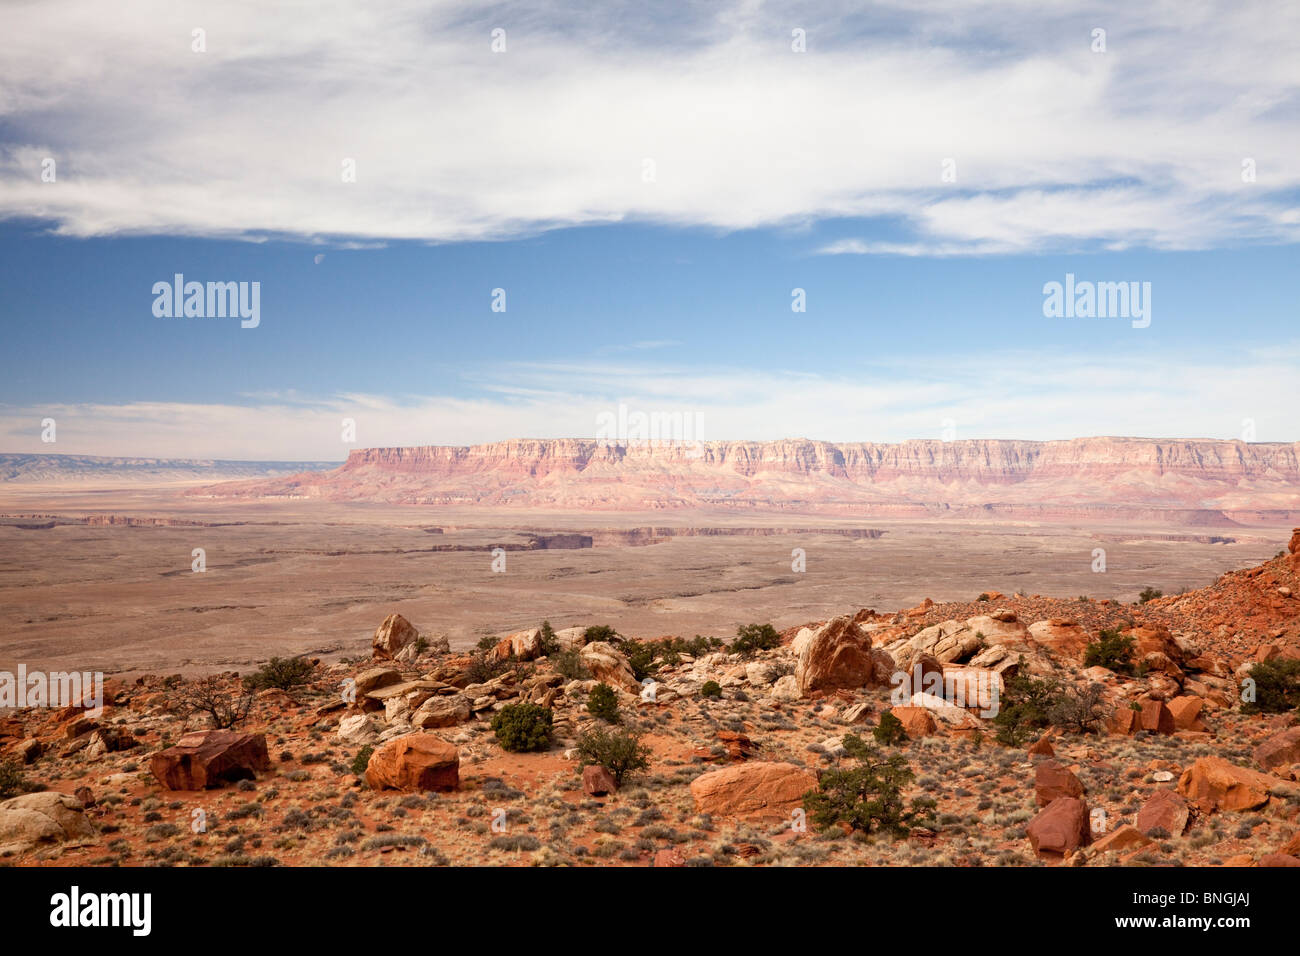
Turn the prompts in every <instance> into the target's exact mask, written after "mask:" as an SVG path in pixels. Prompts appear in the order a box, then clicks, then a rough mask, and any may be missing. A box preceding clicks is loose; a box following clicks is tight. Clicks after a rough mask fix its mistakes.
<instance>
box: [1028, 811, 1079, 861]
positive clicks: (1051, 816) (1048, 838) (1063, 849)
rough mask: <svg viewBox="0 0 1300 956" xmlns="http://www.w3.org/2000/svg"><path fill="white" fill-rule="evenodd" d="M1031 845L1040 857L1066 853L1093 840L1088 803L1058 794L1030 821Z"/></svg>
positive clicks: (1029, 835) (1029, 834)
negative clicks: (1058, 795)
mask: <svg viewBox="0 0 1300 956" xmlns="http://www.w3.org/2000/svg"><path fill="white" fill-rule="evenodd" d="M1025 835H1026V836H1028V837H1029V845H1030V846H1031V847H1033V849H1034V852H1035V853H1037V854H1038V855H1040V856H1049V855H1060V856H1064V855H1065V854H1066V853H1069V852H1071V851H1073V850H1077V849H1078V848H1079V847H1081V846H1087V845H1088V843H1089V842H1090V841H1091V840H1092V831H1091V829H1090V826H1089V822H1088V805H1087V804H1086V803H1084V802H1083V801H1082V800H1080V799H1078V798H1077V797H1057V798H1056V799H1055V800H1053V801H1052V802H1051V803H1049V804H1048V805H1047V806H1046V807H1044V808H1043V809H1042V810H1041V811H1039V814H1038V816H1036V817H1034V819H1032V820H1030V821H1029V826H1028V827H1026V828H1025Z"/></svg>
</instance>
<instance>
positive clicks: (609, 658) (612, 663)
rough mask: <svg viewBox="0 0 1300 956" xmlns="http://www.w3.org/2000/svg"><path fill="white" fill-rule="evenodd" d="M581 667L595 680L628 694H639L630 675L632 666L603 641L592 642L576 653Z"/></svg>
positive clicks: (635, 681) (639, 686) (637, 685)
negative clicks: (580, 661) (621, 689)
mask: <svg viewBox="0 0 1300 956" xmlns="http://www.w3.org/2000/svg"><path fill="white" fill-rule="evenodd" d="M578 656H579V658H580V659H581V660H582V663H583V666H584V667H586V668H587V670H589V671H591V676H592V677H594V678H595V679H596V680H598V681H600V682H602V683H605V684H609V685H610V686H611V687H621V688H623V689H624V690H626V691H628V692H629V693H633V694H639V693H640V692H641V685H640V684H639V683H637V679H636V677H635V676H634V675H633V674H632V665H631V664H629V663H628V662H627V658H626V657H624V656H623V655H622V654H620V653H619V652H618V651H617V650H615V649H614V645H613V644H607V643H606V642H605V641H593V642H592V643H590V644H588V645H586V646H585V647H583V649H582V650H581V651H579V652H578Z"/></svg>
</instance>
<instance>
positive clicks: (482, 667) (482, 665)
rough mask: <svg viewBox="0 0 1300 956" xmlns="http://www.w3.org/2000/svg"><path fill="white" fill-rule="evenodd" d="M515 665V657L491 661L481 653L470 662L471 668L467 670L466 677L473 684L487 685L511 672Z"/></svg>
mask: <svg viewBox="0 0 1300 956" xmlns="http://www.w3.org/2000/svg"><path fill="white" fill-rule="evenodd" d="M514 664H515V660H514V657H513V656H511V657H509V658H507V659H505V660H503V661H501V660H491V659H489V658H488V656H487V654H486V653H483V652H480V653H478V654H475V655H474V657H473V658H472V659H471V660H470V662H469V666H468V667H466V668H465V676H466V677H467V678H468V679H469V682H470V683H471V684H486V683H487V682H488V681H490V680H492V679H493V678H494V677H500V676H501V675H502V674H504V673H505V672H506V671H508V670H510V668H511V666H513V665H514Z"/></svg>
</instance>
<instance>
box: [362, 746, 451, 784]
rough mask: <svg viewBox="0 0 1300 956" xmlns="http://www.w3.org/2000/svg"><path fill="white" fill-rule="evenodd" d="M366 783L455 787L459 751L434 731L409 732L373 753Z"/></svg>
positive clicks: (367, 768)
mask: <svg viewBox="0 0 1300 956" xmlns="http://www.w3.org/2000/svg"><path fill="white" fill-rule="evenodd" d="M366 784H367V785H368V786H369V787H370V788H371V789H373V790H385V789H387V790H455V789H457V788H458V787H459V786H460V752H459V751H458V750H457V749H456V747H455V746H454V745H452V744H449V743H447V742H446V741H445V740H443V739H442V738H441V737H436V736H434V735H433V734H407V735H406V736H404V737H397V738H395V739H393V740H390V741H388V742H387V743H385V744H383V745H382V746H381V747H379V749H377V750H376V751H375V752H374V753H373V754H371V755H370V762H369V763H368V764H367V765H366Z"/></svg>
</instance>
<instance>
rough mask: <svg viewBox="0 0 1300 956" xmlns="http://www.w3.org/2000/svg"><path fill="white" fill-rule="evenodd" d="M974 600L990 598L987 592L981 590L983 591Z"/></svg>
mask: <svg viewBox="0 0 1300 956" xmlns="http://www.w3.org/2000/svg"><path fill="white" fill-rule="evenodd" d="M975 600H977V601H988V600H990V598H989V596H988V592H983V593H981V594H980V596H979V597H977V598H976V599H975Z"/></svg>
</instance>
